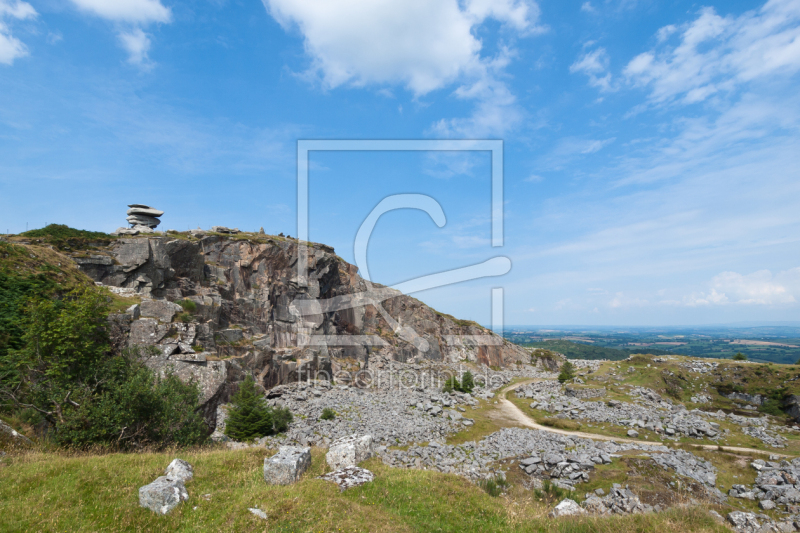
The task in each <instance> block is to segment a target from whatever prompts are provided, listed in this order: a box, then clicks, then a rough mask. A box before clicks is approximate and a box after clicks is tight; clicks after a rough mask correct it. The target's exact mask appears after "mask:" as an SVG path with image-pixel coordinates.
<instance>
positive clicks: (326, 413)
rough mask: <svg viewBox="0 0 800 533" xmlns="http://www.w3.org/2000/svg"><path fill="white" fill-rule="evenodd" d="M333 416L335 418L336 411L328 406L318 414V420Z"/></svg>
mask: <svg viewBox="0 0 800 533" xmlns="http://www.w3.org/2000/svg"><path fill="white" fill-rule="evenodd" d="M334 418H336V411H334V410H333V409H331V408H330V407H326V408H325V409H323V410H322V414H321V415H320V416H319V419H320V420H333V419H334Z"/></svg>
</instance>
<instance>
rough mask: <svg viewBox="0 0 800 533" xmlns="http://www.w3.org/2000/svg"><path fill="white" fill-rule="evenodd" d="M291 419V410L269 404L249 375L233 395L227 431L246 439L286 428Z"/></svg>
mask: <svg viewBox="0 0 800 533" xmlns="http://www.w3.org/2000/svg"><path fill="white" fill-rule="evenodd" d="M291 421H292V414H291V413H290V412H289V410H288V409H286V408H272V407H270V406H269V405H267V402H266V401H265V399H264V395H263V393H262V392H261V391H260V390H258V387H257V386H256V382H255V381H254V380H253V377H252V376H247V378H246V379H245V380H244V382H242V383H241V384H240V385H239V390H238V391H236V394H234V395H233V396H232V397H231V407H230V409H229V410H228V419H227V420H226V422H225V434H226V435H227V436H229V437H230V438H232V439H234V440H238V441H245V440H250V439H254V438H258V437H264V436H266V435H273V434H275V433H280V432H281V431H286V429H288V427H289V423H290V422H291Z"/></svg>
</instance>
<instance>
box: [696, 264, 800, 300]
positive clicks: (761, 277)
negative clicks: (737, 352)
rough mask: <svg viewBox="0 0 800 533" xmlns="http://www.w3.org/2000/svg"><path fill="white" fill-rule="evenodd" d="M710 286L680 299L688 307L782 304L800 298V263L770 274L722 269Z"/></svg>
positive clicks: (766, 271)
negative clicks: (796, 266) (742, 272)
mask: <svg viewBox="0 0 800 533" xmlns="http://www.w3.org/2000/svg"><path fill="white" fill-rule="evenodd" d="M710 285H711V290H710V291H708V292H703V293H694V294H692V295H691V296H688V297H686V298H684V299H683V304H684V305H687V306H689V307H698V306H707V305H730V304H738V305H781V304H792V303H796V302H797V298H800V267H798V268H792V269H789V270H785V271H783V272H779V273H778V274H776V275H774V276H773V275H772V272H770V271H769V270H759V271H758V272H753V273H752V274H745V275H743V274H739V273H737V272H722V273H721V274H718V275H717V276H714V278H713V279H712V280H711V283H710Z"/></svg>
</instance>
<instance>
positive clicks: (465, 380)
mask: <svg viewBox="0 0 800 533" xmlns="http://www.w3.org/2000/svg"><path fill="white" fill-rule="evenodd" d="M474 388H475V378H473V377H472V372H470V371H469V370H467V371H466V372H464V375H463V376H461V392H472V389H474Z"/></svg>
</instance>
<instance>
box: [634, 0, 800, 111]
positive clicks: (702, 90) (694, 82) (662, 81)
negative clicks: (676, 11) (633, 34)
mask: <svg viewBox="0 0 800 533" xmlns="http://www.w3.org/2000/svg"><path fill="white" fill-rule="evenodd" d="M799 23H800V2H798V1H797V0H769V1H768V2H766V3H765V4H764V5H763V6H762V7H761V8H759V9H758V10H754V11H748V12H747V13H744V14H742V15H741V16H739V17H735V18H734V17H730V16H728V17H722V16H720V15H718V14H717V12H716V11H715V10H714V8H711V7H706V8H703V9H701V10H700V13H699V16H698V17H697V18H696V19H695V20H694V21H692V22H690V23H687V24H684V25H682V26H680V27H678V26H675V25H669V26H665V27H663V28H661V29H660V30H659V31H658V34H657V39H658V42H659V47H657V48H655V49H653V50H650V51H648V52H644V53H642V54H639V55H638V56H636V57H635V58H633V59H632V60H631V61H630V62H629V63H628V65H627V66H626V67H625V70H624V73H625V76H626V77H627V79H628V80H629V81H630V82H631V83H632V84H633V85H635V86H639V87H643V88H647V89H649V91H650V93H649V100H650V101H651V102H652V103H654V104H662V103H666V102H672V101H676V100H677V101H680V102H682V103H685V104H692V103H696V102H701V101H704V100H706V99H708V98H709V97H710V96H711V95H713V94H716V93H718V92H729V91H732V90H734V89H736V88H737V87H739V86H741V85H742V84H744V83H746V82H749V81H752V80H756V79H759V78H764V77H767V76H787V75H791V74H793V73H795V72H797V71H798V69H800V24H799ZM677 33H679V34H680V37H679V39H678V43H677V44H676V45H670V44H669V39H670V37H671V36H672V35H673V34H677Z"/></svg>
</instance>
